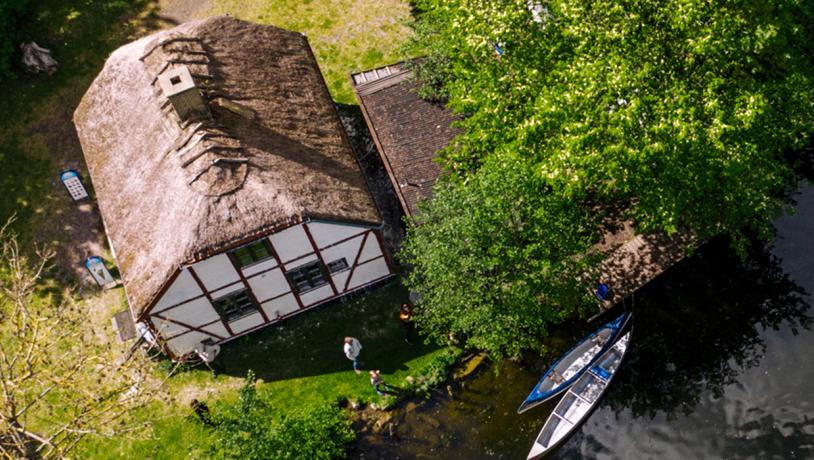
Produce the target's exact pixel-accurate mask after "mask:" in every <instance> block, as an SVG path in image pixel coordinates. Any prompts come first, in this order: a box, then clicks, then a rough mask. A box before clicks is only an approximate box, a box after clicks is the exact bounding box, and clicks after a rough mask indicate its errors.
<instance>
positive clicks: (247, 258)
mask: <svg viewBox="0 0 814 460" xmlns="http://www.w3.org/2000/svg"><path fill="white" fill-rule="evenodd" d="M232 254H233V255H234V256H235V260H237V264H238V265H239V266H240V267H245V266H247V265H251V264H253V263H255V262H260V261H261V260H265V259H268V258H270V257H271V252H270V251H269V248H268V246H266V243H265V242H264V241H256V242H254V243H252V244H249V245H247V246H243V247H242V248H237V249H235V250H234V251H232Z"/></svg>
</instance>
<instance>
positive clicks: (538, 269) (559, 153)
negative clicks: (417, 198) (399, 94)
mask: <svg viewBox="0 0 814 460" xmlns="http://www.w3.org/2000/svg"><path fill="white" fill-rule="evenodd" d="M417 3H418V5H417V7H418V11H419V14H418V18H417V23H416V25H415V27H414V29H415V38H414V41H413V43H412V47H413V49H414V50H420V51H421V52H425V53H428V56H427V58H425V59H423V60H421V61H419V62H418V63H417V64H416V65H417V70H416V74H417V75H418V77H419V78H420V79H422V80H427V81H429V82H430V83H431V84H430V85H427V86H426V87H425V91H429V92H431V93H435V94H437V95H439V96H441V97H444V98H447V100H448V105H449V107H451V108H452V109H454V110H456V111H457V112H459V113H461V114H462V115H463V119H462V121H461V122H459V126H460V127H461V128H462V131H463V132H462V134H461V135H460V136H458V138H457V139H456V140H455V141H454V142H453V146H451V147H450V148H448V149H446V150H444V151H442V152H441V154H440V161H441V163H442V164H443V166H444V167H445V169H446V171H447V172H448V173H449V174H450V175H451V178H450V179H449V180H446V181H442V183H441V185H439V186H438V189H437V190H436V193H435V197H434V199H433V200H432V202H430V203H428V204H427V205H426V206H425V208H424V210H422V215H421V216H420V218H419V221H418V222H415V223H414V224H413V225H411V226H410V231H409V232H408V237H407V243H406V244H405V249H404V254H405V259H406V260H407V261H408V262H410V263H412V264H413V265H414V270H415V271H414V273H413V274H411V275H410V280H409V284H410V287H411V288H412V289H414V290H416V291H418V292H419V293H420V294H421V295H422V296H423V299H422V307H423V309H422V310H420V311H419V315H418V317H417V322H418V324H419V325H421V326H423V327H424V331H425V332H427V333H429V334H430V335H431V336H433V337H436V338H438V337H441V336H443V335H444V334H445V333H446V332H449V331H452V332H460V333H463V334H466V335H468V337H469V340H470V342H471V343H473V344H475V345H477V346H479V347H483V348H486V349H488V350H492V351H496V350H497V351H500V352H509V353H512V354H516V352H517V351H518V350H520V349H522V348H524V347H528V346H532V345H533V344H534V340H535V338H536V337H538V336H539V334H541V333H543V332H544V330H545V326H546V325H550V324H552V323H553V322H556V321H558V320H560V319H562V317H564V316H565V315H568V314H569V313H573V312H574V309H575V308H577V306H576V304H575V303H570V302H571V301H573V302H576V299H574V297H573V296H562V295H559V294H558V293H569V292H570V293H576V292H579V289H578V288H576V287H575V285H576V284H579V273H580V271H579V269H578V267H574V266H573V264H574V263H576V261H579V263H584V264H585V267H588V266H589V265H590V262H591V261H590V260H589V259H590V258H584V257H583V255H584V254H586V250H587V248H588V247H589V243H588V241H587V240H586V238H587V235H590V234H594V235H595V234H598V233H600V232H601V228H600V225H601V224H600V220H598V219H594V218H589V217H586V216H585V215H584V213H580V212H579V211H578V210H579V209H580V208H581V209H594V210H596V209H599V210H605V211H606V212H607V210H611V209H617V210H619V211H617V212H618V214H617V216H616V218H617V220H618V221H630V222H632V223H633V224H634V226H635V229H636V230H637V231H638V232H639V233H648V232H655V231H664V232H666V233H668V234H672V233H674V232H677V231H682V232H688V233H691V234H693V235H694V236H695V237H696V238H697V240H699V241H703V240H705V239H707V238H709V237H711V236H713V235H717V234H721V233H724V234H729V235H730V236H731V237H732V241H734V242H735V243H733V244H735V246H736V247H737V248H740V247H742V245H743V242H744V241H746V238H745V237H744V236H743V235H745V234H746V233H752V232H757V233H758V234H759V235H762V236H765V237H768V236H769V235H770V232H771V221H770V219H771V218H772V217H774V216H775V215H776V214H777V213H778V212H780V211H781V210H782V209H783V207H784V192H786V191H788V190H789V189H791V188H793V187H795V186H796V182H797V178H796V177H795V175H794V173H793V169H792V165H791V164H790V163H789V162H788V161H787V159H786V154H787V153H788V152H789V151H791V150H794V149H800V148H801V147H802V146H804V145H805V144H807V143H808V142H810V141H811V138H812V134H814V0H790V1H746V2H736V3H732V2H726V1H718V0H711V1H710V0H680V1H679V0H667V1H666V2H656V1H653V0H628V1H621V2H620V1H618V0H598V1H593V2H583V1H578V0H551V1H538V0H531V1H529V0H420V1H419V2H417ZM439 82H441V83H439ZM439 85H440V86H441V91H440V92H439V91H438V88H439ZM507 164H511V165H513V166H506V165H507ZM524 168H525V171H521V170H522V169H524ZM501 177H503V178H504V179H503V180H504V181H505V183H502V182H501ZM513 181H520V182H519V183H520V184H524V185H522V186H521V185H517V184H514V183H512V182H513ZM538 195H539V196H538ZM532 203H533V205H530V204H532ZM527 206H530V207H527ZM510 216H511V217H510ZM509 222H515V224H509ZM591 226H593V227H591ZM592 231H593V232H592ZM585 281H586V280H584V279H583V282H585ZM456 283H457V284H456ZM584 290H585V288H584V287H583V291H584ZM535 299H536V300H537V301H538V302H539V304H535ZM565 299H570V301H567V300H565Z"/></svg>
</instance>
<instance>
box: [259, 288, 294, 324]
mask: <svg viewBox="0 0 814 460" xmlns="http://www.w3.org/2000/svg"><path fill="white" fill-rule="evenodd" d="M299 309H300V306H299V305H298V304H297V299H295V298H294V294H288V295H286V296H283V297H280V298H279V299H274V300H272V301H270V302H266V303H264V304H263V311H265V312H266V316H268V318H269V319H270V320H272V321H274V319H275V318H277V314H278V313H279V315H280V316H285V315H287V314H289V313H293V312H295V311H297V310H299Z"/></svg>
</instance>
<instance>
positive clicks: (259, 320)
mask: <svg viewBox="0 0 814 460" xmlns="http://www.w3.org/2000/svg"><path fill="white" fill-rule="evenodd" d="M261 324H263V317H262V316H260V313H259V312H258V313H254V314H252V315H249V316H246V317H244V318H240V319H239V320H237V321H231V322H230V323H229V328H230V329H232V332H234V333H235V334H240V333H241V332H243V331H245V330H247V329H251V328H253V327H255V326H259V325H261Z"/></svg>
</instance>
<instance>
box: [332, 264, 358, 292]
mask: <svg viewBox="0 0 814 460" xmlns="http://www.w3.org/2000/svg"><path fill="white" fill-rule="evenodd" d="M352 263H353V261H352V260H351V261H349V262H348V265H350V264H352ZM348 276H350V268H349V269H347V270H344V271H341V272H338V273H334V274H332V275H331V278H333V280H334V286H336V290H337V291H339V292H340V294H341V293H343V292H346V290H345V283H347V282H348Z"/></svg>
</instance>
